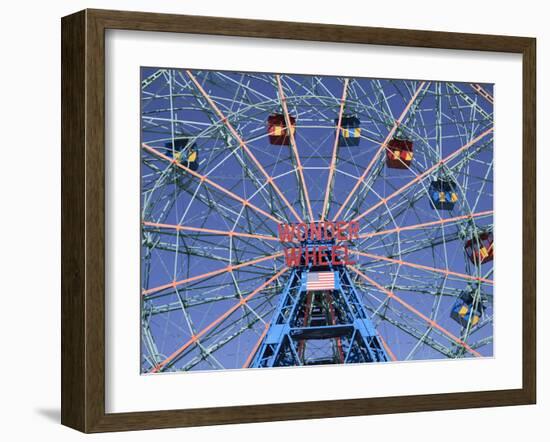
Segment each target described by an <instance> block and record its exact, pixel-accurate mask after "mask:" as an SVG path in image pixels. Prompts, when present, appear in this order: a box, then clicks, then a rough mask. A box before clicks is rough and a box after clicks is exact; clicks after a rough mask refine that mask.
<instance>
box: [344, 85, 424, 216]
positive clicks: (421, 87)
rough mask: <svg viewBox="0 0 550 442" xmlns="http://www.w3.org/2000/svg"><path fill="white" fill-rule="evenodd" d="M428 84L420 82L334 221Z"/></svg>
mask: <svg viewBox="0 0 550 442" xmlns="http://www.w3.org/2000/svg"><path fill="white" fill-rule="evenodd" d="M425 84H426V82H425V81H423V82H422V83H420V86H419V87H418V89H417V90H416V92H415V93H414V95H413V96H412V98H411V99H410V101H409V102H408V103H407V105H406V106H405V109H403V112H401V115H400V116H399V118H398V119H397V120H396V121H395V123H394V124H393V127H392V128H391V130H390V132H389V133H388V135H387V136H386V138H385V140H384V141H383V142H382V144H380V146H379V148H378V150H377V151H376V153H375V154H374V156H373V157H372V159H371V161H370V163H369V164H368V166H367V168H366V169H365V171H364V172H363V174H362V175H361V176H360V177H359V178H358V180H357V182H356V183H355V186H353V189H352V190H351V192H350V193H349V194H348V196H347V197H346V199H345V200H344V204H342V205H341V206H340V209H339V210H338V212H336V215H335V216H334V221H337V220H338V217H339V216H340V214H341V213H342V212H343V210H344V208H345V207H346V206H347V204H348V203H349V201H350V200H351V198H352V197H353V195H354V194H355V192H356V191H357V189H358V188H359V186H360V185H361V183H363V182H364V180H365V178H366V177H367V175H368V174H369V172H370V170H371V169H372V167H373V166H374V163H375V162H376V160H377V159H378V156H379V155H380V153H381V152H382V151H384V150H385V149H386V146H387V144H388V142H389V141H390V140H391V139H392V138H393V136H394V134H395V131H396V130H397V129H398V128H399V126H400V125H401V124H402V123H403V120H404V119H405V116H406V115H407V113H408V112H409V110H410V109H411V107H412V105H413V104H414V102H415V101H416V99H417V97H418V95H419V94H420V92H421V91H422V89H423V88H424V85H425Z"/></svg>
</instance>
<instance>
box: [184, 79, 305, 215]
mask: <svg viewBox="0 0 550 442" xmlns="http://www.w3.org/2000/svg"><path fill="white" fill-rule="evenodd" d="M186 74H187V75H188V76H189V78H190V79H191V81H192V82H193V83H194V84H195V86H196V88H197V89H198V90H199V91H200V93H201V94H202V95H203V96H204V98H205V99H206V101H208V103H209V104H210V106H211V107H212V109H213V110H214V112H215V113H216V114H217V115H218V117H219V118H220V120H221V121H222V122H223V124H225V126H226V127H227V129H228V130H229V132H230V133H231V134H232V135H233V137H234V138H235V140H236V141H237V143H238V144H239V147H241V148H242V149H243V150H244V151H245V152H246V154H247V156H248V157H249V158H250V160H251V161H252V162H253V163H254V165H255V166H256V167H257V168H258V170H259V171H260V172H261V173H262V175H263V176H264V177H265V179H266V182H267V183H268V184H269V185H270V186H271V187H273V189H274V190H275V192H276V193H277V195H278V196H279V198H281V200H282V201H283V202H284V203H285V205H286V206H287V208H288V209H289V210H290V212H291V213H292V214H293V215H294V216H295V217H296V219H297V220H298V221H299V222H302V219H301V217H300V215H298V212H296V210H295V209H294V207H293V206H292V205H291V204H290V203H289V202H288V200H287V198H286V197H285V196H284V195H283V193H282V192H281V189H280V188H279V186H278V185H277V183H276V182H275V181H274V179H273V178H272V177H271V175H269V174H268V173H267V171H266V170H265V169H264V168H263V166H262V165H261V164H260V162H259V161H258V159H257V158H256V156H255V155H254V154H253V153H252V151H251V150H250V148H249V147H248V146H247V145H246V143H245V141H244V140H243V139H242V137H241V136H240V135H239V133H238V132H237V131H236V129H235V128H234V127H233V125H232V124H231V123H230V122H229V119H228V118H227V117H226V116H225V115H224V114H223V113H222V111H221V110H220V109H219V107H218V106H217V105H216V103H215V102H214V101H213V100H212V98H211V97H210V96H209V95H208V93H207V92H206V90H205V89H204V88H203V87H202V86H201V84H200V83H199V82H198V80H197V79H196V78H195V76H194V75H193V74H192V73H191V71H189V70H187V71H186Z"/></svg>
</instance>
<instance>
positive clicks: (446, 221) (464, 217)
mask: <svg viewBox="0 0 550 442" xmlns="http://www.w3.org/2000/svg"><path fill="white" fill-rule="evenodd" d="M493 213H494V211H493V210H485V211H483V212H477V213H471V214H468V215H459V216H453V217H451V218H442V219H440V220H436V221H429V222H425V223H420V224H414V225H410V226H401V227H395V228H394V229H387V230H380V231H377V232H369V233H360V234H359V238H372V237H373V236H379V235H388V234H391V233H398V232H402V231H406V230H416V229H423V228H425V227H433V226H440V225H442V224H449V223H456V222H457V221H462V220H469V219H473V218H482V217H486V216H492V215H493Z"/></svg>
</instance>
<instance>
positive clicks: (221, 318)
mask: <svg viewBox="0 0 550 442" xmlns="http://www.w3.org/2000/svg"><path fill="white" fill-rule="evenodd" d="M287 270H288V268H286V267H283V268H282V269H281V270H279V271H278V272H277V273H276V274H275V275H273V276H272V277H271V278H270V279H268V280H267V281H265V282H264V283H262V284H261V285H260V286H259V287H258V288H257V289H256V290H254V291H253V292H252V293H251V294H250V295H248V296H246V297H245V298H241V300H240V301H239V302H238V303H237V304H235V305H234V306H233V307H231V308H230V309H228V310H226V311H225V312H224V313H223V314H222V315H220V316H218V317H217V318H216V319H215V320H214V321H212V322H211V323H210V324H209V325H207V326H206V327H205V328H203V329H202V330H201V331H200V332H199V333H197V334H195V335H194V336H192V338H191V339H190V340H189V341H187V342H186V343H185V344H183V345H182V346H181V347H180V348H179V349H177V350H176V351H175V352H173V353H172V354H171V355H170V356H168V357H167V358H166V359H165V360H164V361H162V362H160V363H159V364H158V365H157V366H155V367H154V368H153V369H152V370H151V371H150V373H156V372H158V371H161V370H163V369H164V367H166V366H167V365H169V364H172V363H173V362H175V360H177V358H178V357H179V356H180V355H181V353H182V352H183V351H185V349H186V348H188V347H189V346H190V345H192V344H194V343H195V342H197V341H198V340H199V339H200V338H201V337H202V336H203V335H205V334H206V333H207V332H208V331H209V330H211V329H212V328H213V327H215V326H217V325H218V324H219V323H220V322H222V321H224V320H225V319H227V318H228V317H229V316H231V314H232V313H233V312H235V311H236V310H237V309H238V308H239V307H241V306H243V305H244V304H246V303H247V302H249V301H250V300H251V299H252V298H253V297H254V296H256V294H258V293H259V292H260V291H261V290H262V289H263V288H264V287H266V286H268V285H269V284H271V283H273V282H274V281H275V280H276V279H277V278H279V277H280V276H281V275H283V273H285V272H286V271H287Z"/></svg>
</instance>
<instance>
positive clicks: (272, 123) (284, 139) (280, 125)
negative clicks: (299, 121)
mask: <svg viewBox="0 0 550 442" xmlns="http://www.w3.org/2000/svg"><path fill="white" fill-rule="evenodd" d="M288 119H289V120H290V131H291V132H292V134H294V132H295V131H296V118H294V117H293V116H291V115H289V116H288ZM267 134H268V135H269V142H270V143H271V144H274V145H276V146H289V145H290V132H289V130H288V128H287V125H286V121H285V116H284V115H283V114H273V115H270V116H269V117H268V118H267Z"/></svg>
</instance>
